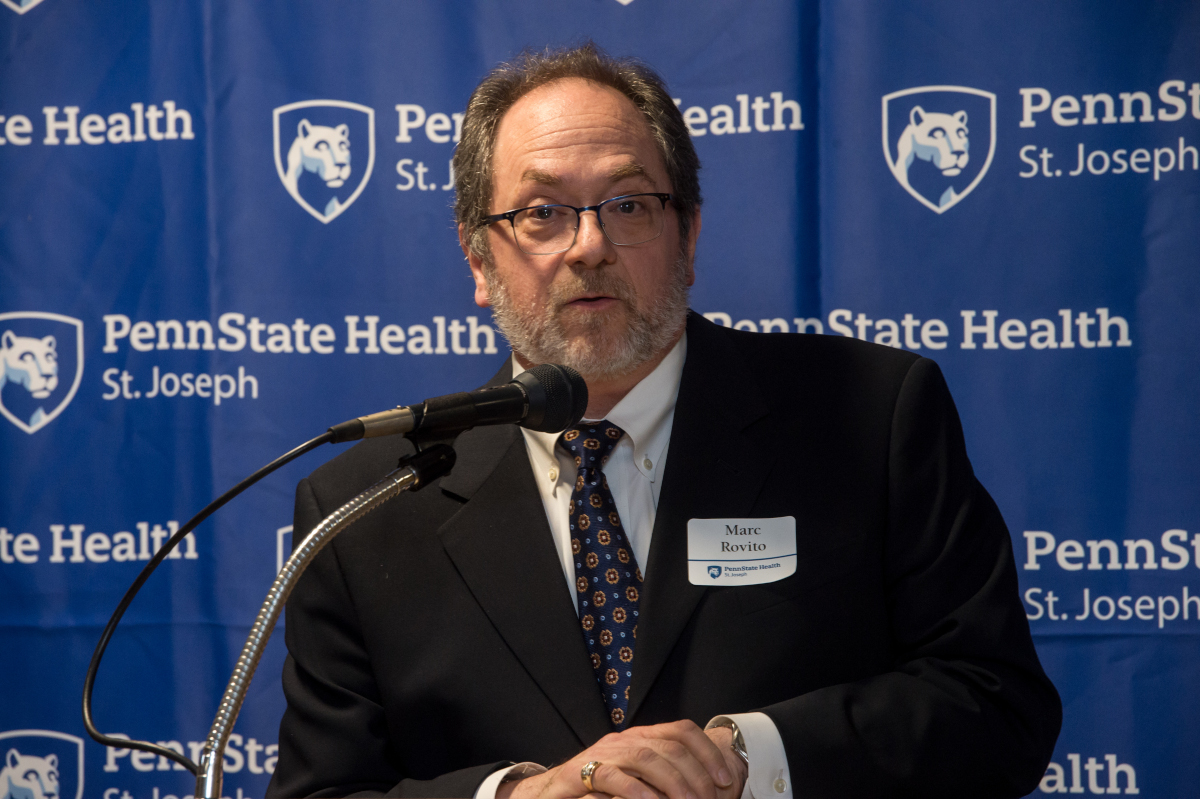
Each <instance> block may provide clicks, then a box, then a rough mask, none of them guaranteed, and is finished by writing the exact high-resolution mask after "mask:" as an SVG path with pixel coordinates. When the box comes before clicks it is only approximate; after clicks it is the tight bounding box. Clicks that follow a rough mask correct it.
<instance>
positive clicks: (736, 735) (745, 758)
mask: <svg viewBox="0 0 1200 799" xmlns="http://www.w3.org/2000/svg"><path fill="white" fill-rule="evenodd" d="M717 727H728V728H729V731H730V732H732V733H733V746H732V747H731V748H732V749H733V752H734V754H736V755H737V756H738V757H740V758H741V759H742V762H743V763H745V764H746V765H747V766H749V765H750V753H749V752H747V751H746V739H745V738H744V737H743V736H742V730H741V728H739V727H738V725H737V722H736V721H734V720H733V719H731V718H729V717H728V716H718V717H717V718H715V719H713V720H712V721H710V722H709V723H708V724H707V725H706V726H705V727H704V729H706V730H711V729H715V728H717Z"/></svg>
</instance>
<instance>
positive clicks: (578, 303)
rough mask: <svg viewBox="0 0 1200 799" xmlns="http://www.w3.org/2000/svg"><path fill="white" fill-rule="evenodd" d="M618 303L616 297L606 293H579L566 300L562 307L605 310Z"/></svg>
mask: <svg viewBox="0 0 1200 799" xmlns="http://www.w3.org/2000/svg"><path fill="white" fill-rule="evenodd" d="M618 303H620V300H618V299H617V298H616V297H613V296H610V295H608V294H595V293H588V294H581V295H580V296H578V297H575V298H574V299H572V300H569V301H568V302H566V303H565V304H564V305H563V307H564V308H574V309H577V310H581V311H605V310H608V309H609V308H612V307H613V306H615V305H617V304H618Z"/></svg>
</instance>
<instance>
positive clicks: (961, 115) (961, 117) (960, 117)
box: [954, 111, 967, 125]
mask: <svg viewBox="0 0 1200 799" xmlns="http://www.w3.org/2000/svg"><path fill="white" fill-rule="evenodd" d="M954 121H955V122H957V123H958V124H960V125H965V124H967V112H966V111H959V112H958V113H957V114H955V115H954Z"/></svg>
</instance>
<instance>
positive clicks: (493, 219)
mask: <svg viewBox="0 0 1200 799" xmlns="http://www.w3.org/2000/svg"><path fill="white" fill-rule="evenodd" d="M630 197H654V198H656V199H657V200H658V201H659V202H661V203H662V209H663V211H664V212H665V211H666V210H667V203H668V202H669V201H671V200H672V199H674V197H673V196H672V195H670V194H667V193H663V192H653V191H639V192H635V193H633V194H621V195H618V196H616V197H609V198H608V199H607V200H602V201H601V202H599V203H596V204H595V205H585V206H583V207H582V208H578V207H576V206H574V205H566V204H565V203H542V204H541V205H527V206H525V207H524V208H514V209H513V210H511V211H504V212H503V213H499V214H491V215H489V216H485V217H484V218H483V223H484V224H485V225H489V226H490V225H494V224H496V223H497V222H500V221H503V220H505V219H507V220H508V224H509V226H510V227H511V228H512V231H513V241H515V242H516V244H517V248H518V249H519V250H521V252H523V253H525V254H526V255H558V254H559V253H563V252H566V251H567V250H569V249H571V248H572V247H574V246H575V242H576V240H578V238H579V224H580V222H581V220H582V219H583V212H584V211H595V212H596V221H597V222H599V223H600V230H601V232H603V233H604V238H606V239H608V241H609V243H610V244H612V245H613V246H614V247H636V246H637V245H638V244H645V243H647V242H650V241H654V240H655V239H657V238H658V237H659V236H661V235H662V230H659V231H658V233H656V234H655V235H654V237H653V238H649V239H646V240H645V241H638V242H635V243H633V244H617V242H615V241H613V240H612V238H611V237H610V236H609V235H608V231H607V230H606V229H605V227H604V221H603V220H602V219H600V208H601V207H602V206H605V205H608V204H609V203H612V202H616V201H617V200H627V199H629V198H630ZM538 208H570V209H571V210H572V211H574V212H575V234H574V235H573V236H572V237H571V243H570V244H568V245H567V246H566V247H564V248H563V249H561V250H555V251H554V252H525V248H524V247H522V246H521V240H520V239H519V238H517V225H516V223H515V222H513V218H514V217H516V215H517V214H519V213H521V212H522V211H533V210H536V209H538ZM666 226H667V224H666V219H664V220H663V230H665V229H666Z"/></svg>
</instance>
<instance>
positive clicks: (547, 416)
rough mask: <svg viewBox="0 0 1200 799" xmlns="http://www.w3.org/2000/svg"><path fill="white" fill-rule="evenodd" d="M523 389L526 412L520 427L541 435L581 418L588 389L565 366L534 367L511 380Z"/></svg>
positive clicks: (546, 364)
mask: <svg viewBox="0 0 1200 799" xmlns="http://www.w3.org/2000/svg"><path fill="white" fill-rule="evenodd" d="M514 382H517V383H520V384H521V385H522V386H524V387H525V389H526V392H527V393H528V398H529V413H528V414H527V415H526V417H525V419H524V420H523V421H522V422H521V426H522V427H528V428H529V429H530V430H537V431H539V432H543V433H560V432H562V431H563V430H565V429H567V428H568V427H570V426H571V425H573V424H576V423H577V422H578V421H579V420H580V419H582V418H583V414H584V412H585V411H586V410H587V400H588V390H587V383H586V382H585V381H584V379H583V376H582V375H580V374H579V372H577V371H575V370H574V369H572V368H571V367H569V366H560V365H559V364H555V363H543V364H538V365H537V366H535V367H533V368H532V369H530V370H528V371H526V372H522V373H521V374H519V375H517V377H516V378H514Z"/></svg>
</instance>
